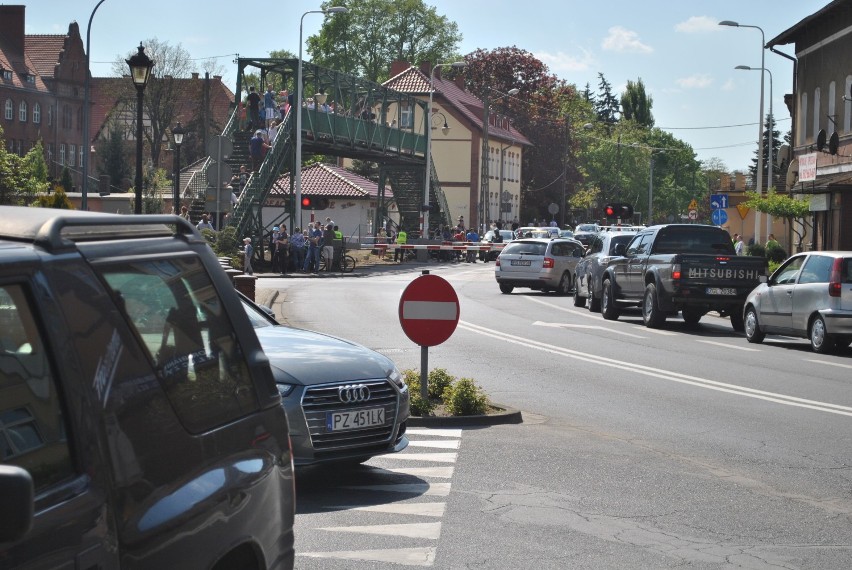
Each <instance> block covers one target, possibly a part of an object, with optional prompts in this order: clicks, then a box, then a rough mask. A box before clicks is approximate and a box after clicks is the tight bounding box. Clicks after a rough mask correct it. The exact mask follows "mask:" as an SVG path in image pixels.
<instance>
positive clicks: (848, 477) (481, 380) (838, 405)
mask: <svg viewBox="0 0 852 570" xmlns="http://www.w3.org/2000/svg"><path fill="white" fill-rule="evenodd" d="M423 268H427V269H429V270H430V271H431V272H432V273H433V274H437V275H441V276H442V277H444V278H446V279H447V280H448V281H450V283H451V284H452V285H453V286H454V287H455V289H456V291H457V293H458V295H459V298H460V303H461V320H460V323H459V326H458V329H457V330H456V332H455V333H454V334H453V336H452V337H451V338H450V339H449V340H448V341H447V342H446V343H444V344H442V345H440V346H437V347H433V348H431V349H430V351H429V359H430V360H429V364H430V368H435V367H440V368H445V369H447V370H448V371H449V372H450V373H451V374H453V375H455V376H457V377H470V378H473V379H474V380H475V381H476V382H477V383H478V384H479V385H480V386H482V387H483V388H484V389H485V391H486V392H487V393H488V394H489V396H490V397H491V398H492V399H493V400H495V401H496V402H499V403H503V404H506V405H508V406H511V407H514V408H518V409H520V410H522V411H523V412H524V423H523V424H521V425H509V426H493V427H488V428H481V429H464V430H444V431H441V430H437V431H436V430H428V429H422V430H416V431H415V432H412V434H411V439H412V442H413V444H412V446H411V447H410V448H409V449H408V450H406V451H405V452H403V453H402V454H398V455H397V456H391V457H382V458H375V459H373V460H371V461H370V462H369V463H368V464H367V465H366V466H365V467H363V468H361V469H356V470H352V471H341V470H325V471H314V472H307V473H306V474H302V475H301V476H300V477H299V478H298V480H297V486H298V495H299V496H298V505H299V506H298V509H299V512H298V514H297V528H296V532H297V535H296V536H297V538H296V548H297V567H299V568H395V567H400V566H399V565H400V564H404V565H407V566H432V567H435V568H637V569H638V568H677V567H683V566H688V567H690V568H848V567H850V566H852V516H850V515H852V493H850V489H852V390H850V387H851V386H852V374H850V371H852V351H846V352H845V353H843V354H841V355H830V356H823V355H816V354H813V353H812V352H810V350H809V346H808V344H807V341H805V340H797V339H788V338H782V337H769V338H768V339H767V341H766V342H765V343H764V344H763V345H752V344H749V343H747V342H746V340H745V338H744V336H742V335H741V334H737V333H734V332H733V330H732V329H731V327H730V324H729V322H728V321H727V320H725V319H720V318H718V317H712V316H707V317H705V318H704V319H702V325H701V326H700V327H698V328H697V329H690V328H689V327H687V326H686V325H685V324H684V323H683V322H682V321H681V320H680V319H670V321H669V322H668V323H667V326H666V327H665V328H664V329H662V330H659V331H653V330H649V329H646V328H644V327H643V326H642V325H641V318H640V316H639V314H638V312H635V313H632V314H631V313H626V314H624V315H623V316H622V318H621V319H620V320H619V321H617V322H609V321H604V320H603V318H602V317H601V316H600V315H599V314H592V313H589V312H588V311H587V310H586V309H583V308H576V307H574V306H573V303H572V300H571V298H570V297H556V296H553V295H545V294H539V293H534V292H527V291H525V290H516V291H515V293H514V294H512V295H502V294H500V292H499V290H498V288H497V285H496V283H495V282H494V279H493V264H476V265H468V264H459V265H449V266H439V265H434V264H433V265H429V266H403V267H402V268H393V269H390V270H385V271H382V272H381V273H376V274H373V275H369V276H365V277H361V278H341V279H325V278H321V279H313V278H309V279H289V280H273V279H261V280H260V281H259V282H258V298H259V299H261V300H267V301H269V302H271V303H272V304H273V308H275V309H276V312H277V313H278V314H279V315H283V316H284V317H285V318H286V320H287V321H288V322H289V323H290V324H293V325H295V326H302V327H305V328H311V329H314V330H319V331H323V332H328V333H331V334H335V335H338V336H341V337H344V338H347V339H350V340H354V341H356V342H359V343H361V344H364V345H365V346H368V347H370V348H373V349H375V350H378V351H379V352H382V353H384V354H387V355H388V356H390V357H392V358H393V359H394V360H395V361H396V362H397V364H398V366H399V367H400V368H401V369H404V368H414V369H419V365H420V348H419V347H418V346H416V345H413V344H412V343H411V341H409V340H408V339H407V337H405V335H404V334H403V333H402V330H401V328H400V325H399V322H398V317H397V310H398V302H399V297H400V294H401V292H402V290H403V289H404V287H405V286H406V285H407V284H408V283H409V282H410V281H411V280H412V279H414V278H415V277H416V276H417V275H418V274H419V271H420V269H423Z"/></svg>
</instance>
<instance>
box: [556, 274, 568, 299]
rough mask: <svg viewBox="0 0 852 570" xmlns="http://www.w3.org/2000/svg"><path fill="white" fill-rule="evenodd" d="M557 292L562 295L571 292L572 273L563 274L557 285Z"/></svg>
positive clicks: (564, 295)
mask: <svg viewBox="0 0 852 570" xmlns="http://www.w3.org/2000/svg"><path fill="white" fill-rule="evenodd" d="M556 294H557V295H560V296H562V297H566V296H567V295H569V294H571V275H570V274H569V273H563V274H562V278H561V279H559V285H558V286H557V287H556Z"/></svg>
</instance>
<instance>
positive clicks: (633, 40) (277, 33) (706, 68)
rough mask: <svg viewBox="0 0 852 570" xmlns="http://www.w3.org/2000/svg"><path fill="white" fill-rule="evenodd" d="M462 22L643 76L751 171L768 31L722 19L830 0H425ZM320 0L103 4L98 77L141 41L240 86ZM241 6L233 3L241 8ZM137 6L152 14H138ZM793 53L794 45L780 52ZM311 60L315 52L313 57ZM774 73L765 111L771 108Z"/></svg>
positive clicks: (568, 58)
mask: <svg viewBox="0 0 852 570" xmlns="http://www.w3.org/2000/svg"><path fill="white" fill-rule="evenodd" d="M424 1H425V3H426V4H427V5H430V6H434V7H435V8H436V10H437V12H438V13H439V14H442V15H445V16H446V17H447V18H449V19H450V20H452V21H455V22H456V23H457V24H458V26H459V31H460V32H461V34H462V35H463V36H464V39H463V40H462V43H461V46H460V47H461V49H460V51H461V52H462V53H465V54H466V53H470V52H472V51H474V50H475V49H477V48H483V49H493V48H497V47H504V46H513V45H514V46H517V47H519V48H521V49H524V50H526V51H528V52H531V53H533V54H535V55H536V56H537V57H538V58H539V59H541V60H542V61H543V62H544V63H546V64H547V66H548V67H549V68H550V71H551V72H552V73H554V74H556V75H557V76H559V77H560V78H562V79H565V80H566V81H568V82H570V83H574V84H576V85H577V87H578V88H580V89H582V88H583V87H584V86H585V85H586V84H587V83H588V84H590V85H591V87H592V88H593V89H596V88H597V85H598V77H597V75H598V72H602V73H603V74H604V75H605V77H606V78H607V80H608V81H609V82H610V84H611V85H612V86H613V88H614V91H615V92H616V93H618V94H620V92H621V91H622V90H623V89H624V86H625V85H626V83H627V80H634V81H635V80H636V79H638V78H641V79H642V81H643V82H644V83H645V87H646V90H647V92H648V93H649V94H650V95H651V96H652V97H653V100H654V106H653V112H654V117H655V119H656V125H657V126H658V127H660V128H663V129H665V130H668V131H670V132H671V133H672V134H674V135H675V136H677V137H678V138H680V139H682V140H684V141H686V142H688V143H689V144H691V145H692V146H693V148H694V149H695V151H696V153H697V155H698V158H699V159H700V160H708V159H711V158H719V159H721V160H722V161H723V162H724V163H725V165H726V166H727V168H728V169H729V170H733V169H745V168H747V167H748V166H749V165H750V163H751V159H752V157H753V155H754V152H755V149H756V147H757V137H758V120H759V116H760V107H759V105H760V75H761V73H760V72H757V71H741V70H735V69H734V67H736V66H737V65H748V66H751V67H758V68H759V67H760V66H761V61H760V59H761V49H760V47H761V34H760V31H759V30H756V29H752V28H731V27H724V26H719V25H718V22H719V21H721V20H734V21H737V22H739V23H741V24H748V25H753V26H759V27H760V28H762V29H763V32H764V34H765V39H766V40H767V41H768V40H770V39H771V38H773V37H775V36H776V35H778V34H779V33H781V32H782V31H784V30H786V29H787V28H789V27H791V26H793V25H794V24H796V23H797V22H799V21H800V20H801V19H803V18H805V17H807V16H809V15H810V14H812V13H814V12H816V11H818V10H819V9H820V8H822V7H823V6H825V5H826V4H827V3H828V0H797V1H795V2H794V1H791V0H774V1H773V0H736V1H734V0H715V1H712V2H711V1H706V0H705V1H698V0H692V1H690V0H641V1H636V0H609V1H605V2H589V1H585V2H577V1H575V0H523V1H521V2H518V1H509V0H424ZM24 4H25V5H26V6H27V9H26V32H27V33H28V34H55V33H64V32H65V31H67V29H68V24H69V23H70V22H71V21H74V20H76V21H77V22H78V23H79V24H80V33H81V35H82V36H83V41H84V42H85V40H86V27H87V24H88V22H89V17H90V16H91V13H92V10H93V9H94V8H95V6H96V5H97V0H76V1H74V2H69V1H68V0H32V1H29V2H26V1H25V2H24ZM319 5H320V0H287V1H286V2H272V3H269V2H266V3H262V4H261V3H256V4H255V5H254V6H255V13H253V14H250V13H249V12H248V10H247V9H246V6H248V4H243V3H239V2H233V1H225V0H203V1H202V0H168V1H166V0H145V1H137V2H130V1H128V0H105V1H104V3H103V4H102V5H101V6H100V7H99V8H98V10H97V12H96V14H95V17H94V19H93V21H92V27H91V52H92V53H91V60H92V73H93V74H94V75H95V76H106V75H110V74H111V62H112V61H114V60H115V58H116V57H117V56H119V55H122V56H126V55H128V54H129V53H130V52H131V51H133V50H134V48H135V46H138V45H139V42H140V41H141V40H145V39H147V38H153V37H155V38H157V39H159V40H160V41H167V42H169V43H170V44H172V45H177V44H181V45H182V46H183V47H184V48H185V49H186V50H187V51H188V52H189V53H190V54H191V56H192V57H193V58H197V59H199V60H202V59H207V58H211V57H216V58H217V60H218V62H219V63H220V64H221V65H222V66H224V68H225V80H226V81H227V82H228V84H229V86H230V87H231V88H232V89H234V88H235V75H236V64H235V63H233V60H234V58H235V57H236V54H239V55H240V56H242V57H266V56H268V54H269V52H270V51H272V50H279V49H287V50H290V51H292V52H293V53H297V52H298V49H299V45H298V44H299V20H300V17H301V16H302V14H304V13H305V12H306V11H308V10H316V9H318V8H319ZM235 6H236V8H235ZM140 9H143V10H144V13H143V12H140ZM321 23H322V15H320V14H308V15H307V16H305V18H304V32H303V35H304V37H305V38H307V37H308V36H309V35H311V34H313V33H316V32H317V30H318V29H319V27H320V25H321ZM781 49H782V51H785V52H786V53H788V54H790V55H793V52H792V46H786V47H783V48H781ZM305 57H307V54H306V55H305ZM764 57H765V67H766V68H767V69H769V70H770V72H771V74H772V84H773V89H772V91H773V93H772V95H773V96H772V105H773V112H774V115H775V118H776V121H777V122H778V127H779V130H780V131H781V132H782V134H783V133H786V132H787V130H789V128H790V116H789V113H788V111H787V109H786V107H785V106H784V94H785V93H789V92H791V90H792V62H790V61H789V60H787V59H785V58H783V57H781V56H779V55H776V54H774V53H772V52H769V51H766V52H765V56H764ZM764 75H765V92H766V99H765V103H764V113H768V112H769V83H770V82H769V75H768V74H764Z"/></svg>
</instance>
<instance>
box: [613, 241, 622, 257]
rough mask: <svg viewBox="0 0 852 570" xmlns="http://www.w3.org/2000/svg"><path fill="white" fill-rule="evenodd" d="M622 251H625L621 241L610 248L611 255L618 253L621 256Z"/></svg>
mask: <svg viewBox="0 0 852 570" xmlns="http://www.w3.org/2000/svg"><path fill="white" fill-rule="evenodd" d="M624 252H625V249H624V244H623V243H617V244H615V247H614V248H613V250H612V253H613V255H618V256H623V255H624Z"/></svg>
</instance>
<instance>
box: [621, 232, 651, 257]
mask: <svg viewBox="0 0 852 570" xmlns="http://www.w3.org/2000/svg"><path fill="white" fill-rule="evenodd" d="M650 239H651V238H650V234H639V235H637V236H636V237H635V238H634V239H633V241H631V242H630V244H629V245H628V246H627V251H626V253H627V255H640V254H645V253H648V251H647V248H648V242H649V241H650Z"/></svg>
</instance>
